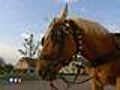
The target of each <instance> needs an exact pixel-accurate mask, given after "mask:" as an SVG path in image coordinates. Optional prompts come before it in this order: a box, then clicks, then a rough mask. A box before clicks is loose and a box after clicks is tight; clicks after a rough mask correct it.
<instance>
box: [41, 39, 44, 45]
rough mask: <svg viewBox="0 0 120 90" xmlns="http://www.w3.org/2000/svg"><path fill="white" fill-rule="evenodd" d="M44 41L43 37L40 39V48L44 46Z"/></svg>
mask: <svg viewBox="0 0 120 90" xmlns="http://www.w3.org/2000/svg"><path fill="white" fill-rule="evenodd" d="M44 39H45V37H42V40H41V45H42V46H43V45H44Z"/></svg>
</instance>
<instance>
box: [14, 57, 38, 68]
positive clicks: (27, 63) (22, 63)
mask: <svg viewBox="0 0 120 90" xmlns="http://www.w3.org/2000/svg"><path fill="white" fill-rule="evenodd" d="M36 62H37V59H33V58H30V57H22V58H21V59H20V60H19V61H18V63H17V65H16V69H28V68H29V67H36Z"/></svg>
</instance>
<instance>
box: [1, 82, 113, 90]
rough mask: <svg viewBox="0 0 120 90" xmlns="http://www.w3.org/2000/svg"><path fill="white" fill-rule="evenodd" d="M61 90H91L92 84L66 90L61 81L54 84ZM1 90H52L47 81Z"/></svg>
mask: <svg viewBox="0 0 120 90" xmlns="http://www.w3.org/2000/svg"><path fill="white" fill-rule="evenodd" d="M54 84H55V85H56V86H57V87H58V88H59V90H91V86H90V82H87V83H84V84H81V85H71V86H70V87H69V89H66V84H65V83H64V82H62V81H60V80H57V81H55V82H54ZM0 90H51V87H50V86H49V83H48V82H46V81H31V82H30V81H29V82H24V83H22V84H7V85H0ZM105 90H114V88H113V87H112V86H107V87H106V88H105Z"/></svg>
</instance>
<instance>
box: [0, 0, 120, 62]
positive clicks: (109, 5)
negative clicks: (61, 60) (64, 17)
mask: <svg viewBox="0 0 120 90" xmlns="http://www.w3.org/2000/svg"><path fill="white" fill-rule="evenodd" d="M68 1H69V11H68V12H69V16H71V17H81V18H85V19H90V20H94V21H96V22H99V23H100V24H102V25H103V26H104V27H106V28H108V30H109V31H110V32H120V29H119V28H120V10H119V8H120V0H0V57H3V58H5V60H6V61H5V62H7V63H12V64H15V63H16V62H17V61H18V58H19V56H20V55H19V54H18V51H17V50H18V49H19V48H20V47H22V43H23V37H22V34H23V33H26V32H34V33H35V36H36V39H37V40H40V37H41V35H43V34H44V33H45V31H46V30H47V26H48V24H49V23H50V21H51V20H52V19H53V17H55V16H57V15H59V12H60V10H61V9H62V8H63V7H64V5H65V3H66V2H68Z"/></svg>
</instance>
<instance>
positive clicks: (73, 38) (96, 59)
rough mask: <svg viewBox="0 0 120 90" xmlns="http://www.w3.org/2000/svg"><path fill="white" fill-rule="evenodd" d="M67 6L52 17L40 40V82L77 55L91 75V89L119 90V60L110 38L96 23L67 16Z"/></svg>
mask: <svg viewBox="0 0 120 90" xmlns="http://www.w3.org/2000/svg"><path fill="white" fill-rule="evenodd" d="M67 13H68V7H67V5H66V6H65V8H64V9H63V10H62V12H61V14H60V16H59V17H56V18H54V20H53V21H52V22H51V24H50V25H49V26H48V31H47V33H46V34H45V35H44V37H43V38H42V46H43V49H42V52H41V55H40V56H39V60H38V63H37V71H38V73H39V75H41V76H42V78H43V79H46V80H53V79H55V78H56V74H57V73H58V72H59V70H60V69H61V68H62V67H63V66H65V65H67V64H69V63H70V62H71V60H72V58H73V56H74V55H76V54H80V55H81V56H83V57H84V58H85V59H86V60H87V61H88V62H89V65H86V66H85V70H86V72H87V73H88V74H89V75H90V76H94V78H93V79H92V80H91V83H92V90H103V89H104V86H105V85H108V84H111V85H116V90H120V57H119V55H118V52H117V48H116V43H115V40H114V39H113V37H112V35H111V34H110V33H109V32H108V30H107V29H105V28H104V27H103V26H102V25H100V24H99V23H97V22H94V21H90V20H86V19H82V18H70V17H67Z"/></svg>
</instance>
